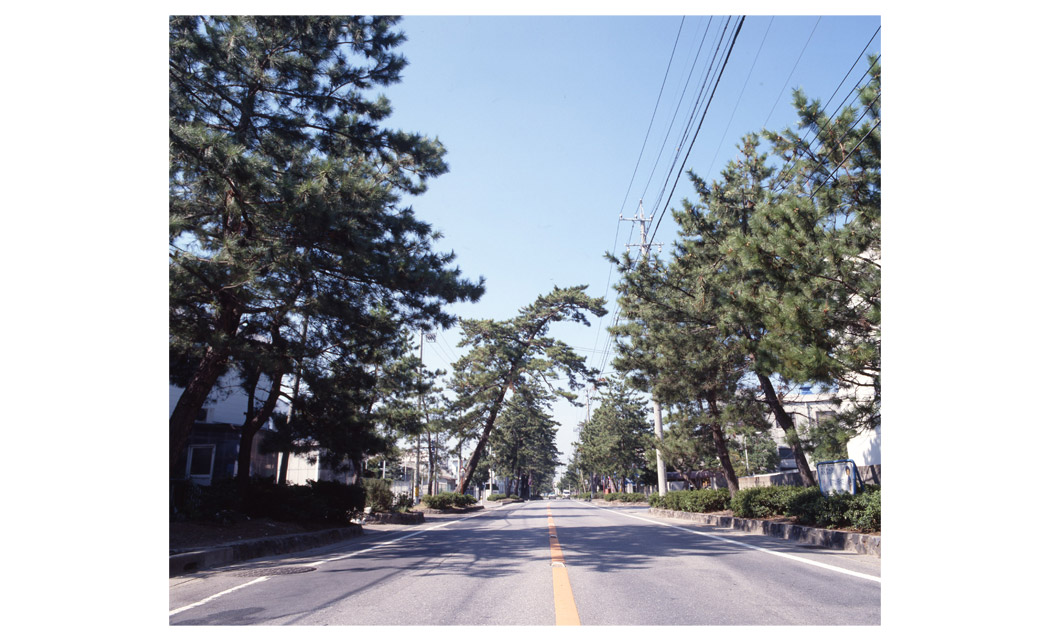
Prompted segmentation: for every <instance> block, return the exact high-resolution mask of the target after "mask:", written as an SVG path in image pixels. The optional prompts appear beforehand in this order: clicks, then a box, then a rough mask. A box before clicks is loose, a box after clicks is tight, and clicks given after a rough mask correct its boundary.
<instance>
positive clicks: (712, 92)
mask: <svg viewBox="0 0 1050 640" xmlns="http://www.w3.org/2000/svg"><path fill="white" fill-rule="evenodd" d="M745 17H746V16H741V17H740V21H739V22H738V23H737V25H736V31H735V33H733V41H732V42H730V43H729V49H728V50H727V51H726V56H725V59H724V60H723V61H722V68H721V70H720V71H719V72H718V78H717V79H716V80H715V84H714V86H713V87H712V88H711V96H710V98H708V100H707V106H706V107H705V108H704V115H703V116H701V118H700V124H698V125H697V126H696V133H695V134H693V140H692V142H690V143H689V151H687V152H686V154H685V157H684V158H683V159H682V165H681V166H680V167H679V168H678V176H677V177H676V178H675V181H674V186H672V187H671V191H670V193H668V196H667V203H666V204H664V208H663V211H661V212H660V217H659V219H657V221H656V226H655V227H653V234H652V237H651V238H650V240H649V244H650V245H651V244H652V242H653V240H652V239H653V238H655V237H656V231H657V230H658V229H659V228H660V223H661V222H663V219H664V214H665V213H667V208H668V207H669V206H670V204H671V198H672V197H673V196H674V190H675V188H676V187H677V186H678V180H679V179H680V178H681V177H682V170H683V169H684V168H685V163H686V160H688V159H689V154H690V153H691V152H692V150H693V145H695V144H696V139H697V137H698V136H699V135H700V130H701V129H702V128H703V126H704V120H705V119H706V118H707V111H708V109H710V108H711V102H713V101H714V97H715V91H717V90H718V85H719V83H720V82H721V81H722V74H723V73H725V70H726V67H727V66H728V64H729V56H731V55H732V54H733V47H735V46H736V40H737V38H738V37H739V36H740V29H741V28H742V27H743V26H744V18H745Z"/></svg>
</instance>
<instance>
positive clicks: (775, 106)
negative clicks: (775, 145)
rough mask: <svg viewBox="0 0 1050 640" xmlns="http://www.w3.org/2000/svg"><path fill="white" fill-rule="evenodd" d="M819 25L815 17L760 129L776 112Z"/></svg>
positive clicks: (818, 17) (818, 18)
mask: <svg viewBox="0 0 1050 640" xmlns="http://www.w3.org/2000/svg"><path fill="white" fill-rule="evenodd" d="M819 24H820V16H817V21H816V22H815V23H813V30H812V31H810V32H809V38H807V39H806V44H804V45H802V51H800V52H799V53H798V58H796V59H795V66H793V67H791V73H789V74H788V76H787V78H785V79H784V86H783V87H781V88H780V93H779V94H777V99H776V100H775V101H774V102H773V106H772V107H771V108H770V109H769V115H768V116H766V121H765V122H763V123H762V128H763V129H765V128H766V124H767V123H768V122H769V119H770V118H772V117H773V111H775V110H776V108H777V105H778V104H780V97H781V96H783V95H784V89H787V86H788V82H790V81H791V76H793V75H795V69H797V68H798V63H799V62H801V60H802V56H803V54H805V53H806V48H807V47H809V41H810V40H812V39H813V34H814V33H816V32H817V25H819Z"/></svg>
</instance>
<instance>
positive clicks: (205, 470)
mask: <svg viewBox="0 0 1050 640" xmlns="http://www.w3.org/2000/svg"><path fill="white" fill-rule="evenodd" d="M188 453H189V455H188V456H187V458H188V459H187V460H186V472H187V475H189V476H190V478H192V479H194V480H203V481H206V482H210V481H211V472H212V467H213V466H214V464H215V445H213V444H203V445H192V446H190V448H189V451H188Z"/></svg>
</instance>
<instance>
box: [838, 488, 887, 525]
mask: <svg viewBox="0 0 1050 640" xmlns="http://www.w3.org/2000/svg"><path fill="white" fill-rule="evenodd" d="M852 498H853V500H852V501H851V502H850V506H849V508H848V509H847V510H846V519H847V520H848V521H849V523H850V524H851V525H852V526H853V527H854V528H856V529H859V530H861V531H864V532H873V531H880V532H881V531H882V489H881V488H880V487H870V486H869V487H866V488H865V489H864V492H863V493H860V494H858V495H855V496H852Z"/></svg>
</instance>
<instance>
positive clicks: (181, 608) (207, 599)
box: [168, 576, 270, 618]
mask: <svg viewBox="0 0 1050 640" xmlns="http://www.w3.org/2000/svg"><path fill="white" fill-rule="evenodd" d="M269 577H270V576H262V577H261V578H256V579H255V580H252V581H251V582H245V583H244V584H242V585H238V586H236V587H233V588H232V589H227V590H226V591H221V592H219V593H216V594H215V595H213V596H208V597H207V598H205V599H203V600H201V601H199V602H194V603H193V604H188V605H186V606H185V607H179V608H178V609H174V610H172V611H169V612H168V617H169V618H170V617H171V616H173V615H175V614H176V613H182V612H183V611H185V610H187V609H192V608H194V607H199V606H201V605H202V604H204V603H206V602H211V601H212V600H214V599H216V598H219V597H221V596H224V595H226V594H228V593H233V592H234V591H236V590H238V589H243V588H245V587H247V586H249V585H253V584H255V583H256V582H262V581H263V580H266V579H268V578H269Z"/></svg>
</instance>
